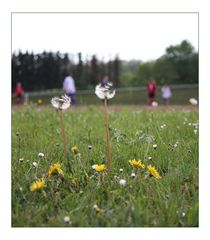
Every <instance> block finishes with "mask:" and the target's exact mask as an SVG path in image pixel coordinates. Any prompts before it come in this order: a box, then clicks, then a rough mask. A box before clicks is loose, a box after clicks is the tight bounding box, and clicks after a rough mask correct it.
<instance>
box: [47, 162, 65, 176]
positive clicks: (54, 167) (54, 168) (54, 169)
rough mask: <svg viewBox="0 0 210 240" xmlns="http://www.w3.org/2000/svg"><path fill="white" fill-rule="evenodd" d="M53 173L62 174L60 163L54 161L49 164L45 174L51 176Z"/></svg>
mask: <svg viewBox="0 0 210 240" xmlns="http://www.w3.org/2000/svg"><path fill="white" fill-rule="evenodd" d="M55 174H63V171H62V169H61V165H60V163H55V164H53V165H52V166H50V169H49V171H48V173H47V176H48V177H51V176H52V175H55Z"/></svg>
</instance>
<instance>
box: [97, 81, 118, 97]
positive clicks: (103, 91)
mask: <svg viewBox="0 0 210 240" xmlns="http://www.w3.org/2000/svg"><path fill="white" fill-rule="evenodd" d="M95 94H96V95H97V97H98V98H100V99H103V100H104V99H105V98H106V99H111V98H113V97H114V95H115V89H113V88H112V83H110V82H108V83H107V84H106V85H104V86H103V85H102V84H98V85H97V86H96V88H95Z"/></svg>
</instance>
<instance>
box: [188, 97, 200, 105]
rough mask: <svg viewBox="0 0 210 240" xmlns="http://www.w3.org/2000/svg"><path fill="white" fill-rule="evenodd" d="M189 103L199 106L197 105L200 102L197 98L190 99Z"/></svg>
mask: <svg viewBox="0 0 210 240" xmlns="http://www.w3.org/2000/svg"><path fill="white" fill-rule="evenodd" d="M189 102H190V103H191V104H192V105H197V104H198V100H196V99H195V98H190V99H189Z"/></svg>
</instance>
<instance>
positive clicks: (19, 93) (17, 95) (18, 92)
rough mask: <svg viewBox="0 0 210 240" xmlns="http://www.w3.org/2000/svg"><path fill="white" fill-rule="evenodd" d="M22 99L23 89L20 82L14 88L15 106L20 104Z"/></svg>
mask: <svg viewBox="0 0 210 240" xmlns="http://www.w3.org/2000/svg"><path fill="white" fill-rule="evenodd" d="M23 97H24V89H23V86H22V84H21V82H18V83H17V85H16V87H15V98H16V104H22V103H23Z"/></svg>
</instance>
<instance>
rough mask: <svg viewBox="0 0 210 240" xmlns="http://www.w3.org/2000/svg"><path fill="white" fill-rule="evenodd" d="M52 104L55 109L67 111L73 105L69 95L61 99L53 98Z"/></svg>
mask: <svg viewBox="0 0 210 240" xmlns="http://www.w3.org/2000/svg"><path fill="white" fill-rule="evenodd" d="M51 104H52V106H53V107H54V108H57V109H59V110H66V109H67V108H69V107H70V105H71V99H70V97H68V96H67V95H63V96H61V98H59V97H53V98H52V99H51Z"/></svg>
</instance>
